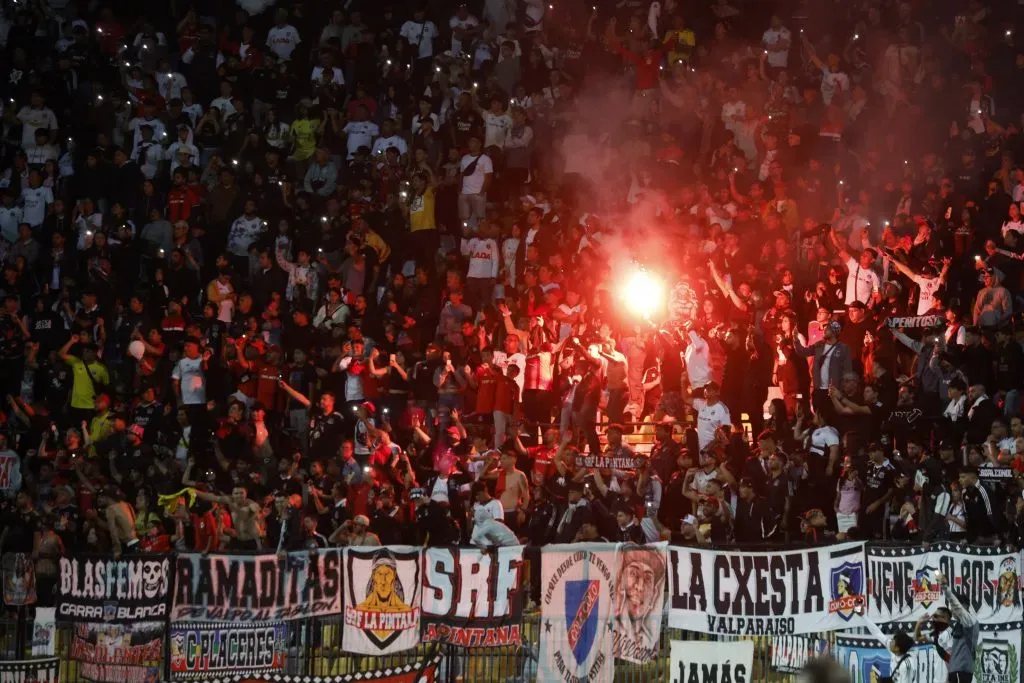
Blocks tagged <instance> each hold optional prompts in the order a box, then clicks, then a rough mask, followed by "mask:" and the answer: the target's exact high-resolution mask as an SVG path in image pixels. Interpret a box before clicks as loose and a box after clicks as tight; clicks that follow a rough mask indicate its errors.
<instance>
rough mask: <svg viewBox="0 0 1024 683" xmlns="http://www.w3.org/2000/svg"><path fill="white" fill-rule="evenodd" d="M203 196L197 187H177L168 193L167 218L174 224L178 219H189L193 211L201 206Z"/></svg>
mask: <svg viewBox="0 0 1024 683" xmlns="http://www.w3.org/2000/svg"><path fill="white" fill-rule="evenodd" d="M200 200H202V196H201V195H200V194H199V193H198V192H196V190H195V188H193V187H191V186H189V185H186V186H184V187H176V188H174V189H173V190H171V191H170V192H168V193H167V220H169V221H170V222H171V225H174V224H175V223H177V222H178V221H186V222H187V221H188V220H189V218H191V217H192V211H193V209H195V207H197V206H199V202H200Z"/></svg>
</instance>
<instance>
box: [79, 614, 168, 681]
mask: <svg viewBox="0 0 1024 683" xmlns="http://www.w3.org/2000/svg"><path fill="white" fill-rule="evenodd" d="M163 652H164V625H163V623H162V622H154V621H149V622H135V623H131V624H107V623H88V624H83V623H79V624H75V635H74V637H73V638H72V639H71V653H70V658H71V659H73V660H75V661H77V662H79V673H80V674H81V676H82V678H86V679H88V680H91V681H100V682H101V683H150V681H153V682H156V681H159V680H160V669H161V665H160V664H161V660H162V659H163Z"/></svg>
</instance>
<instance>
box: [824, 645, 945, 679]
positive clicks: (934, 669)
mask: <svg viewBox="0 0 1024 683" xmlns="http://www.w3.org/2000/svg"><path fill="white" fill-rule="evenodd" d="M907 656H908V657H910V659H909V660H907V661H906V662H904V663H903V664H902V665H901V667H900V668H901V670H902V669H903V668H909V669H910V670H912V671H916V675H911V676H910V680H912V681H915V683H946V680H947V679H948V677H949V674H948V670H947V668H946V663H945V662H944V661H943V660H942V657H940V656H939V652H938V650H936V649H935V647H933V646H932V645H920V646H917V647H913V648H911V649H910V652H909V653H908V655H907ZM835 657H836V661H838V662H839V663H840V664H841V665H842V667H843V668H844V669H845V670H846V671H847V672H848V673H849V674H850V679H851V683H877V682H878V681H879V680H880V679H881V678H884V677H887V676H890V675H891V673H892V654H891V653H890V652H889V650H888V648H886V646H885V645H883V644H882V643H880V642H878V641H877V640H875V639H874V638H865V637H862V636H848V635H846V634H843V633H837V634H836V647H835Z"/></svg>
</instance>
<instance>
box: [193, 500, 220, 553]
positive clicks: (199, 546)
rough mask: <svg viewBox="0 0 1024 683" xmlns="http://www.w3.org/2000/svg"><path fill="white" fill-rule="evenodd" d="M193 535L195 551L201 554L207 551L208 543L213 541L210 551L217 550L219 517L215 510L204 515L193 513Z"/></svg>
mask: <svg viewBox="0 0 1024 683" xmlns="http://www.w3.org/2000/svg"><path fill="white" fill-rule="evenodd" d="M192 534H193V536H192V542H193V543H194V545H193V549H195V550H197V551H200V552H201V551H203V550H206V545H207V543H210V541H211V539H212V541H213V542H212V543H210V549H211V550H217V540H218V539H217V517H216V515H214V514H213V509H210V510H207V511H206V512H205V513H204V514H202V515H197V514H195V513H192Z"/></svg>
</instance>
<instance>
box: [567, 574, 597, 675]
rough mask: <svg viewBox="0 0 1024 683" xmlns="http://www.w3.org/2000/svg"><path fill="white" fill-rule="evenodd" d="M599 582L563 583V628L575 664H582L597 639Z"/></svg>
mask: <svg viewBox="0 0 1024 683" xmlns="http://www.w3.org/2000/svg"><path fill="white" fill-rule="evenodd" d="M600 594H601V582H600V581H566V582H565V628H566V638H567V639H568V641H569V647H570V648H572V655H573V657H575V658H576V663H577V664H583V662H585V661H586V659H587V657H588V656H589V655H590V651H591V650H592V649H593V647H594V640H596V638H597V613H598V609H597V608H598V601H599V596H600Z"/></svg>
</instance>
